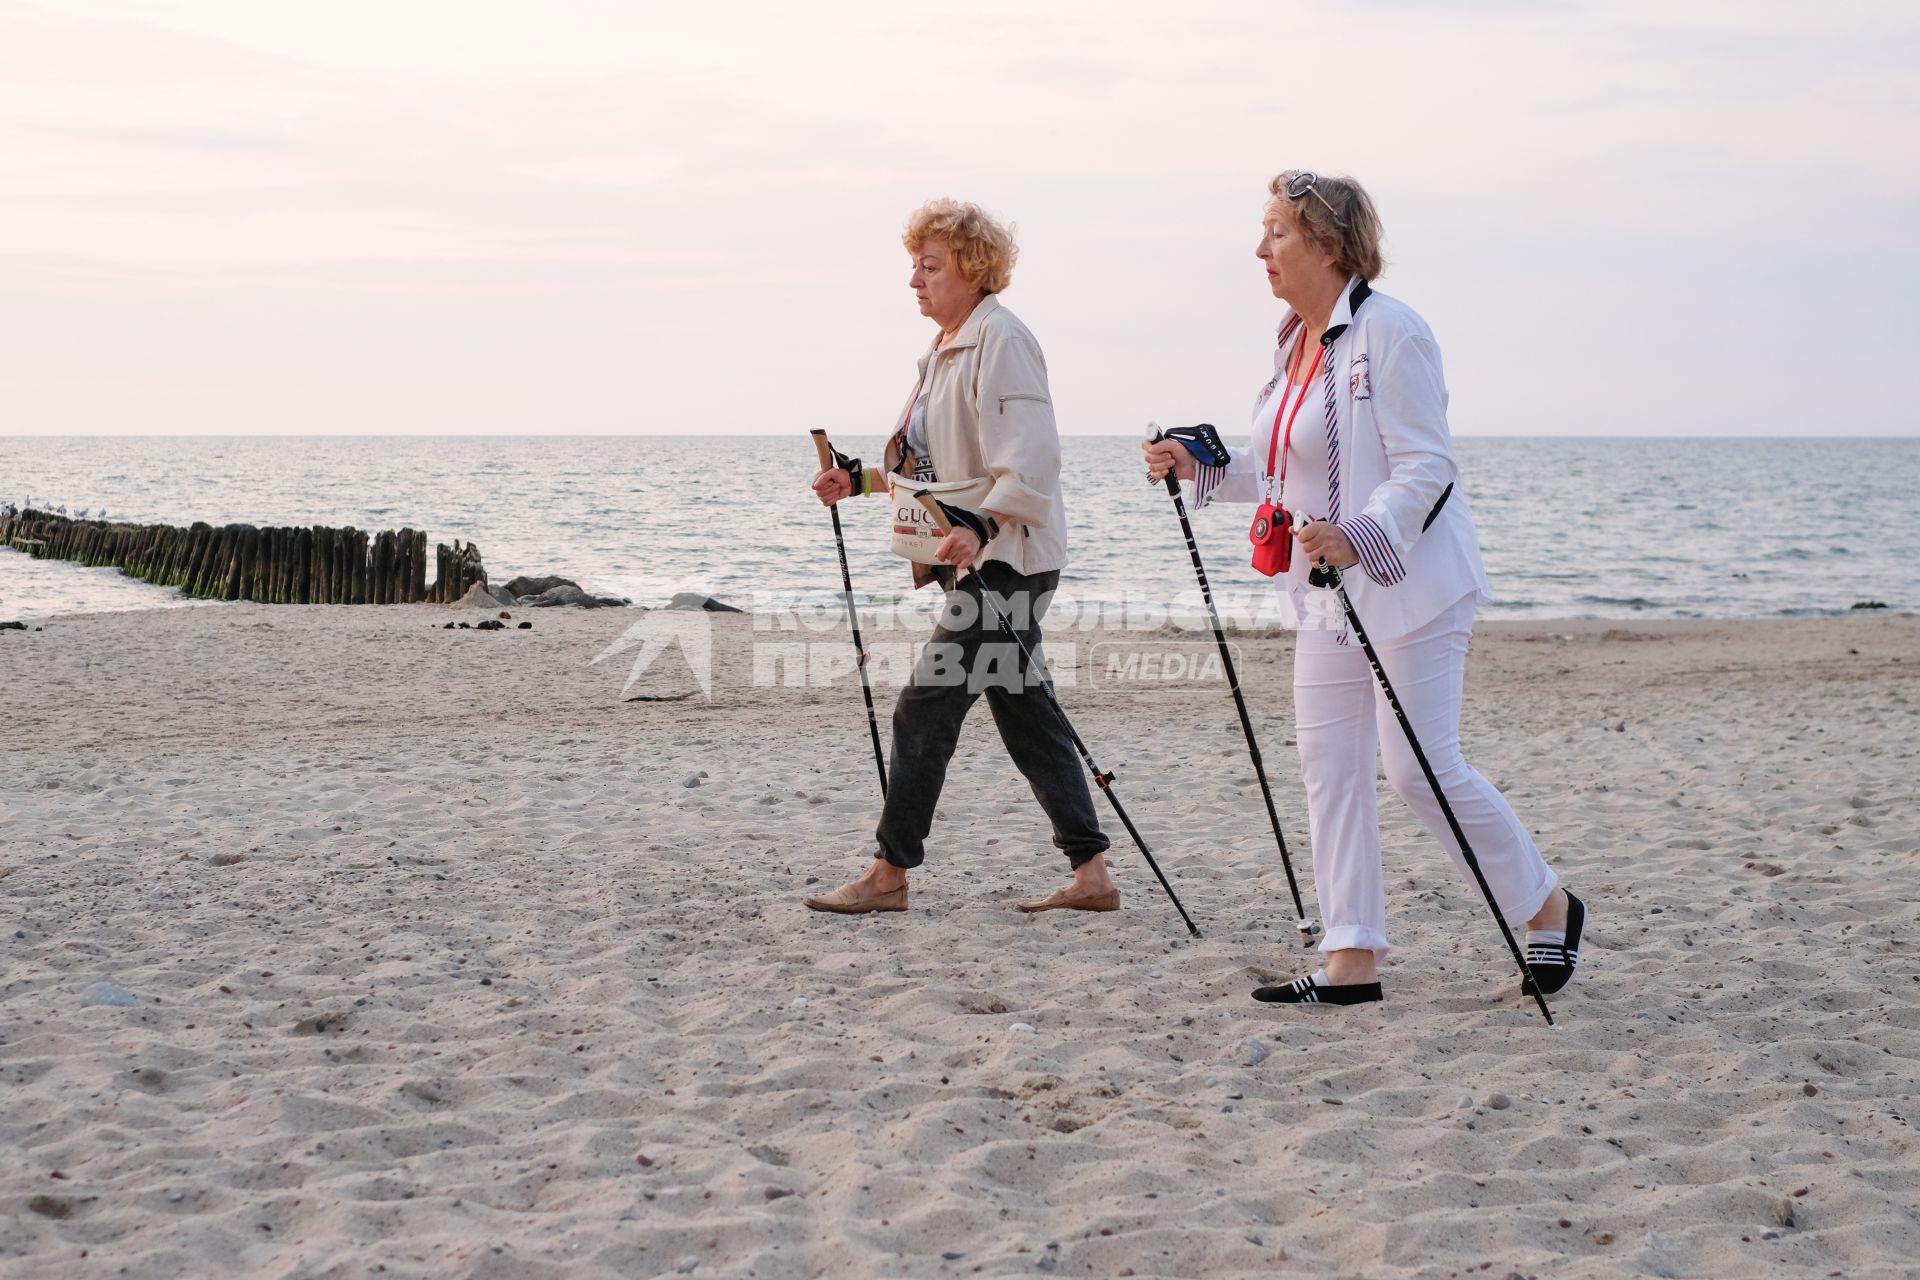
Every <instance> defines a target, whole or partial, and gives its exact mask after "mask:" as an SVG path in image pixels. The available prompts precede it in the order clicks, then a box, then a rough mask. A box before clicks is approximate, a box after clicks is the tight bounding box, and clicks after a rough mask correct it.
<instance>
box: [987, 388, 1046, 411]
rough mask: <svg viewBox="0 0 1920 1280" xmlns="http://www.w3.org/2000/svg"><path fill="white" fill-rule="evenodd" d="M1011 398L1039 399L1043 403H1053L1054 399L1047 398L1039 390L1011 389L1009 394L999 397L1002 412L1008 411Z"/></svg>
mask: <svg viewBox="0 0 1920 1280" xmlns="http://www.w3.org/2000/svg"><path fill="white" fill-rule="evenodd" d="M1009 400H1037V401H1038V402H1040V403H1041V404H1052V403H1053V401H1051V400H1049V399H1047V398H1046V397H1045V396H1043V395H1041V394H1040V393H1039V392H1038V391H1009V392H1007V394H1005V395H1003V396H1000V397H999V401H1000V412H1001V413H1003V414H1004V413H1005V412H1006V411H1007V401H1009Z"/></svg>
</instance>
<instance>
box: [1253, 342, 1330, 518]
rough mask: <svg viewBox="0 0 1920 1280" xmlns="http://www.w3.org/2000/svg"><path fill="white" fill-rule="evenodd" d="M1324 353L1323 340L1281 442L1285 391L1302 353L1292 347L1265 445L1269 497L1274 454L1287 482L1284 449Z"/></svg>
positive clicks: (1302, 385)
mask: <svg viewBox="0 0 1920 1280" xmlns="http://www.w3.org/2000/svg"><path fill="white" fill-rule="evenodd" d="M1306 340H1307V335H1306V334H1304V333H1303V334H1301V335H1300V341H1302V342H1305V341H1306ZM1326 353H1327V344H1326V343H1324V342H1323V343H1321V344H1320V349H1319V350H1317V351H1315V352H1314V353H1313V367H1312V368H1310V369H1308V370H1307V380H1306V381H1305V382H1303V383H1301V384H1300V398H1299V399H1298V400H1295V401H1294V402H1293V412H1292V413H1291V414H1289V415H1288V416H1287V431H1286V441H1285V442H1284V443H1282V441H1281V439H1280V415H1281V414H1283V413H1286V412H1287V392H1288V391H1291V390H1292V389H1293V375H1294V374H1296V373H1298V372H1299V371H1300V357H1301V355H1303V354H1304V351H1303V349H1302V348H1299V347H1296V348H1294V352H1293V363H1292V365H1291V366H1290V367H1289V368H1288V369H1287V381H1286V383H1285V385H1283V386H1282V387H1281V388H1280V407H1279V408H1278V409H1276V410H1274V412H1273V440H1272V442H1271V443H1269V444H1268V445H1267V483H1268V496H1269V498H1271V496H1272V484H1273V464H1274V458H1275V456H1276V455H1278V457H1279V460H1280V483H1281V484H1282V485H1284V484H1286V482H1287V455H1286V450H1287V448H1288V446H1290V445H1292V444H1293V423H1294V419H1296V418H1298V417H1299V416H1300V406H1301V405H1303V404H1305V403H1306V402H1307V392H1308V391H1310V390H1312V388H1313V375H1314V374H1316V373H1318V372H1320V357H1321V356H1323V355H1325V354H1326Z"/></svg>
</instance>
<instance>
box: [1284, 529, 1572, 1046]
mask: <svg viewBox="0 0 1920 1280" xmlns="http://www.w3.org/2000/svg"><path fill="white" fill-rule="evenodd" d="M1307 524H1308V521H1307V518H1306V516H1304V515H1302V516H1298V517H1296V519H1295V521H1294V526H1293V527H1294V529H1295V530H1296V531H1297V530H1300V529H1304V528H1306V527H1307ZM1313 578H1317V579H1319V581H1317V582H1314V585H1315V586H1330V587H1332V588H1333V589H1334V590H1335V591H1337V592H1339V593H1340V607H1341V608H1343V609H1345V610H1346V611H1347V625H1348V626H1350V627H1352V628H1353V634H1354V635H1355V636H1357V637H1359V640H1360V648H1361V649H1362V650H1363V651H1364V652H1365V653H1366V655H1367V663H1368V665H1369V666H1371V667H1372V668H1373V678H1374V679H1376V680H1378V681H1379V682H1380V692H1381V693H1384V694H1386V695H1387V705H1388V706H1390V707H1392V708H1393V714H1394V715H1395V717H1397V718H1398V719H1399V721H1400V732H1402V733H1404V734H1406V735H1407V745H1408V746H1409V747H1412V748H1413V758H1414V759H1415V760H1418V761H1419V762H1420V772H1422V773H1424V774H1426V775H1427V785H1428V786H1430V787H1432V788H1433V798H1434V799H1435V800H1438V801H1439V802H1440V812H1442V813H1444V814H1446V815H1447V827H1448V829H1449V830H1451V831H1452V832H1453V838H1454V840H1455V841H1457V842H1458V843H1459V845H1460V856H1461V858H1462V860H1463V861H1465V862H1466V864H1467V869H1468V870H1469V871H1471V872H1473V879H1474V883H1476V884H1478V885H1479V886H1480V896H1481V897H1482V898H1485V899H1486V901H1487V910H1489V911H1491V912H1493V918H1494V921H1495V923H1497V924H1498V925H1499V926H1500V936H1501V937H1503V938H1505V939H1506V940H1507V950H1508V951H1510V952H1512V953H1513V962H1514V963H1515V964H1517V965H1519V966H1520V985H1521V986H1522V987H1523V988H1525V989H1526V990H1528V991H1530V992H1531V993H1532V995H1533V1002H1534V1003H1535V1004H1537V1005H1539V1006H1540V1016H1541V1017H1543V1018H1545V1019H1546V1020H1547V1025H1548V1026H1552V1025H1553V1010H1551V1009H1549V1008H1547V998H1546V997H1545V996H1543V995H1541V994H1540V986H1539V984H1538V983H1535V982H1533V981H1531V980H1530V979H1531V978H1532V976H1533V975H1532V974H1531V973H1530V972H1529V971H1528V969H1527V961H1526V957H1524V956H1522V955H1521V954H1520V944H1519V943H1517V942H1515V941H1514V940H1513V930H1512V929H1510V928H1508V927H1507V918H1506V917H1505V916H1503V915H1501V914H1500V908H1499V906H1498V904H1496V903H1495V902H1494V900H1493V890H1492V889H1490V888H1488V887H1487V877H1486V876H1485V875H1484V874H1483V873H1482V872H1481V870H1480V859H1478V858H1476V857H1474V856H1473V846H1472V845H1470V844H1468V843H1467V833H1466V832H1464V831H1462V830H1461V829H1460V819H1458V818H1456V817H1454V816H1453V806H1452V805H1450V804H1448V803H1447V793H1446V792H1444V791H1442V790H1441V789H1440V779H1438V778H1436V777H1434V776H1433V766H1432V765H1430V764H1428V763H1427V753H1426V752H1425V751H1423V750H1421V748H1420V739H1419V738H1418V737H1416V736H1415V735H1414V732H1413V721H1411V720H1409V719H1407V713H1406V712H1405V711H1404V710H1402V709H1401V706H1400V698H1399V696H1398V695H1397V694H1395V693H1394V691H1393V682H1392V681H1390V680H1388V679H1387V669H1386V668H1385V667H1383V666H1381V665H1380V655H1379V654H1377V653H1375V652H1374V650H1373V641H1371V640H1369V639H1367V629H1366V628H1365V627H1363V626H1361V625H1360V615H1359V614H1357V613H1355V612H1354V611H1353V601H1352V600H1351V599H1349V598H1348V596H1347V584H1346V583H1345V582H1343V581H1341V579H1340V571H1339V570H1338V569H1336V568H1334V567H1333V566H1332V565H1330V564H1328V563H1327V562H1326V561H1325V560H1322V561H1320V567H1319V568H1317V569H1315V570H1314V571H1313V574H1312V578H1310V579H1309V580H1310V581H1311V580H1312V579H1313Z"/></svg>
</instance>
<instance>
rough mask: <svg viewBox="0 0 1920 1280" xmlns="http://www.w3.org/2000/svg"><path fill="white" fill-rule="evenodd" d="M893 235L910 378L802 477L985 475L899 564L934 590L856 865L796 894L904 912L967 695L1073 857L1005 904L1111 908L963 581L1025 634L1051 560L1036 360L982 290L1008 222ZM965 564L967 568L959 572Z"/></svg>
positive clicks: (990, 279) (953, 218)
mask: <svg viewBox="0 0 1920 1280" xmlns="http://www.w3.org/2000/svg"><path fill="white" fill-rule="evenodd" d="M902 240H903V242H904V243H905V245H906V248H907V252H908V253H909V254H910V255H912V258H913V276H912V278H911V280H910V281H909V284H910V285H911V286H912V288H913V292H914V296H915V298H917V299H918V300H919V304H920V314H921V315H923V316H926V317H928V318H929V319H931V320H932V321H933V322H934V323H935V324H936V325H938V326H939V329H940V332H939V336H938V337H937V338H936V339H935V340H934V341H933V343H932V344H931V345H930V346H929V347H928V349H927V352H926V354H924V355H923V356H921V357H920V370H919V378H918V380H917V381H916V382H915V384H914V389H913V394H912V395H911V396H909V397H908V399H907V404H906V408H905V410H904V411H903V412H902V413H901V416H900V418H899V420H898V424H897V425H896V427H895V429H894V432H893V436H892V438H891V439H890V440H889V441H888V442H887V449H886V456H885V459H884V465H883V467H882V468H880V469H875V468H870V467H865V466H862V465H860V463H859V461H858V459H854V460H852V461H851V462H850V464H849V466H847V467H844V468H843V467H833V468H829V469H828V470H825V471H822V472H820V473H818V474H817V475H816V476H814V479H813V491H814V493H815V494H816V495H818V497H819V499H820V501H821V502H823V503H827V504H832V503H835V502H839V501H841V500H843V499H846V498H850V497H853V496H855V495H856V494H870V493H884V492H885V491H886V476H887V474H888V473H893V474H898V475H904V476H910V477H913V478H914V479H917V480H919V481H921V482H922V483H933V482H937V481H953V480H980V481H990V482H991V485H990V487H989V488H988V489H987V491H986V495H985V497H984V498H982V499H981V500H980V502H979V510H978V511H976V512H973V513H971V516H970V518H967V519H963V520H961V521H959V522H956V524H955V526H954V529H953V532H952V533H950V534H948V535H947V536H946V538H944V539H943V540H942V542H941V543H940V546H939V549H938V553H937V554H938V558H939V559H940V561H941V562H942V563H940V564H938V565H931V566H929V565H920V564H915V565H914V566H913V570H914V585H915V586H916V587H918V586H924V585H926V584H927V583H928V582H934V581H937V582H939V583H940V585H941V587H942V588H943V589H944V590H945V591H946V593H947V598H946V604H945V608H944V609H943V610H942V613H941V617H940V622H939V624H938V626H937V627H936V628H935V630H934V633H933V635H932V636H931V637H930V638H929V640H928V642H927V646H926V648H925V649H924V650H923V651H922V653H921V656H920V661H919V662H918V663H917V664H916V665H915V667H914V671H913V678H912V680H911V681H910V682H909V683H908V684H907V686H906V688H904V689H902V690H901V691H900V699H899V701H898V702H897V703H896V704H895V706H894V711H893V752H892V767H891V776H890V783H889V785H888V788H887V798H886V804H885V806H884V808H883V810H882V812H881V816H880V823H879V826H878V828H877V829H876V831H875V832H874V838H875V844H876V845H877V847H876V848H875V849H874V850H873V860H872V863H871V865H870V866H869V867H868V868H867V871H866V874H864V875H862V876H861V877H860V878H859V879H857V880H854V881H852V882H850V883H848V884H845V885H842V886H841V887H839V888H838V889H835V890H833V891H832V892H830V893H823V894H819V895H816V896H814V897H810V898H808V899H807V900H806V905H807V906H809V907H811V908H813V909H814V910H815V911H830V912H836V913H839V914H843V915H857V914H863V913H866V912H870V911H904V910H906V907H907V872H908V871H909V870H910V869H911V868H914V867H917V866H919V865H920V863H921V861H922V860H923V858H924V857H925V847H924V845H925V840H926V836H927V832H928V830H929V829H930V828H931V827H932V825H933V811H934V806H935V805H936V804H937V803H938V802H939V799H940V789H941V786H942V785H943V783H944V782H945V781H946V774H947V763H948V761H949V760H951V759H952V757H953V752H954V749H955V747H956V746H957V745H958V742H959V737H960V726H961V723H962V722H963V721H964V720H965V719H966V715H967V712H968V711H969V710H970V709H971V708H972V706H973V703H974V701H975V700H976V699H977V698H978V697H980V695H981V694H983V693H984V694H985V695H986V698H987V705H988V707H989V708H990V709H991V710H992V712H993V719H994V723H995V724H996V725H997V726H998V728H999V730H1000V738H1001V741H1002V742H1004V743H1005V744H1006V748H1007V754H1008V755H1010V756H1011V757H1012V758H1013V762H1014V764H1015V766H1016V767H1018V768H1019V770H1020V772H1021V773H1022V774H1023V775H1024V776H1025V777H1026V779H1027V782H1028V784H1029V785H1030V786H1031V787H1032V789H1033V794H1034V798H1035V799H1037V800H1038V801H1039V802H1040V807H1041V808H1042V809H1044V810H1045V811H1046V814H1047V817H1048V818H1049V819H1050V820H1051V821H1052V823H1053V842H1054V845H1055V846H1056V847H1057V848H1058V849H1060V851H1061V852H1063V853H1064V854H1066V856H1067V861H1068V863H1069V864H1070V865H1071V866H1072V868H1073V883H1072V884H1071V885H1069V886H1068V887H1066V888H1064V889H1061V890H1059V891H1057V892H1055V893H1053V894H1051V895H1050V896H1048V897H1046V898H1043V899H1041V900H1040V901H1038V902H1029V903H1025V904H1023V905H1022V907H1021V909H1022V910H1025V911H1047V910H1053V909H1056V908H1067V909H1073V910H1082V911H1114V910H1118V909H1119V906H1120V891H1119V889H1118V888H1116V887H1115V885H1114V883H1113V878H1112V876H1111V874H1110V873H1109V871H1108V869H1107V859H1106V850H1107V847H1108V843H1109V842H1108V840H1107V837H1106V836H1105V835H1104V834H1103V833H1102V832H1101V830H1100V820H1099V817H1098V816H1097V815H1096V814H1095V812H1094V807H1093V794H1092V792H1091V790H1090V789H1089V788H1088V786H1087V780H1086V775H1085V774H1084V773H1083V772H1082V771H1081V762H1080V757H1079V754H1078V753H1077V752H1076V751H1075V749H1074V746H1073V742H1072V740H1071V739H1070V738H1069V737H1068V736H1067V731H1066V728H1065V726H1064V725H1063V724H1062V723H1061V720H1060V717H1059V716H1058V714H1056V712H1055V709H1054V707H1053V706H1052V704H1051V703H1050V702H1049V700H1048V698H1047V696H1046V694H1045V692H1044V691H1042V690H1041V689H1040V688H1039V687H1038V686H1037V684H1035V683H1033V682H1031V681H1030V680H1028V679H1027V678H1026V675H1025V669H1024V666H1023V664H1022V662H1021V659H1020V654H1019V650H1018V649H1017V647H1016V646H1015V645H1014V644H1013V643H1012V642H1011V641H1009V640H1007V639H1006V638H1005V636H1004V635H1003V634H1002V633H1001V632H1000V631H999V630H998V629H997V626H996V623H995V619H994V616H993V613H992V611H989V610H985V609H983V608H982V607H981V601H980V597H979V591H980V583H981V581H982V580H983V579H984V581H985V583H986V587H987V590H989V591H990V592H991V593H992V595H993V598H994V603H995V604H996V606H997V608H998V609H999V611H1000V612H1001V614H1003V615H1004V616H1005V617H1007V618H1009V619H1011V620H1012V622H1013V624H1014V625H1015V626H1016V627H1018V628H1019V629H1020V631H1021V634H1022V638H1023V639H1025V640H1026V642H1027V644H1028V646H1029V647H1030V648H1032V647H1036V646H1037V645H1038V644H1039V642H1040V619H1041V616H1042V615H1043V614H1044V613H1045V611H1046V608H1047V605H1048V603H1049V602H1050V601H1051V600H1052V597H1053V592H1054V589H1055V588H1056V587H1057V586H1058V585H1059V582H1060V570H1061V569H1062V568H1064V567H1065V566H1066V563H1067V522H1066V506H1065V504H1064V502H1063V501H1062V498H1061V492H1060V436H1059V432H1058V431H1057V430H1056V428H1055V426H1054V420H1053V402H1052V397H1051V395H1050V394H1049V392H1048V389H1047V365H1046V359H1045V357H1043V356H1042V355H1041V353H1040V344H1039V343H1038V342H1036V341H1034V337H1033V334H1032V333H1030V332H1028V330H1027V327H1026V326H1025V325H1024V324H1022V323H1020V321H1019V319H1018V318H1016V317H1015V316H1014V314H1013V313H1012V312H1011V311H1009V310H1007V309H1006V308H1005V307H1003V306H1001V305H1000V299H999V297H998V294H999V293H1000V292H1001V291H1002V290H1003V289H1005V288H1006V287H1007V284H1008V282H1009V281H1010V279H1011V278H1012V274H1013V263H1014V257H1015V252H1016V251H1015V249H1014V244H1013V236H1012V235H1011V233H1010V232H1008V231H1007V229H1006V228H1005V227H1003V226H1001V225H1000V224H999V223H997V222H995V221H994V220H993V219H992V218H990V217H989V216H988V215H987V214H986V213H985V212H983V211H982V210H981V209H980V208H979V206H977V205H973V204H960V203H957V202H955V201H952V200H934V201H930V202H929V203H927V204H926V205H923V206H922V207H921V208H919V209H918V210H916V211H915V212H914V214H913V216H912V217H911V218H909V219H908V221H907V229H906V234H905V235H904V236H903V237H902ZM969 567H972V568H974V569H977V570H978V572H977V573H973V574H967V575H966V576H965V577H964V578H962V577H960V576H959V575H960V574H962V573H964V572H965V571H966V570H967V569H968V568H969ZM1042 661H1044V658H1043V659H1042Z"/></svg>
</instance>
